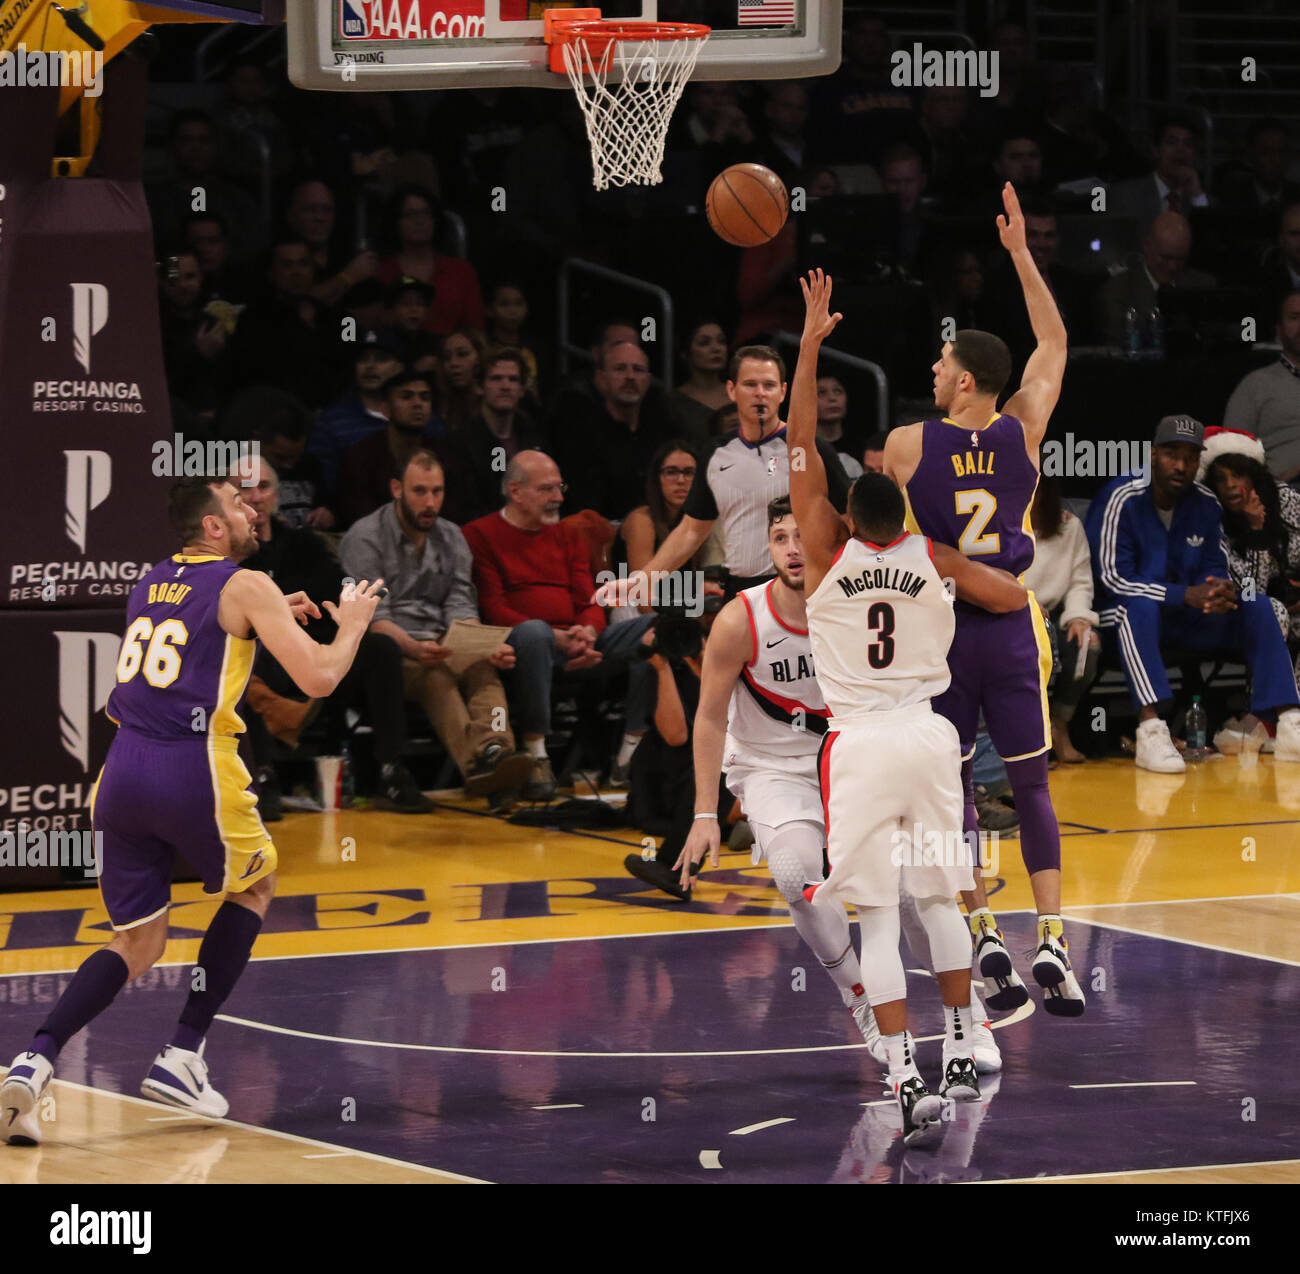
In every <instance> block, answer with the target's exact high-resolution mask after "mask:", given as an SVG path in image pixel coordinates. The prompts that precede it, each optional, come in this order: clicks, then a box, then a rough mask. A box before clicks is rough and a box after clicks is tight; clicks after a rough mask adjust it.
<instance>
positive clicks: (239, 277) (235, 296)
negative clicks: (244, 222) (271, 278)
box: [185, 212, 256, 305]
mask: <svg viewBox="0 0 1300 1274" xmlns="http://www.w3.org/2000/svg"><path fill="white" fill-rule="evenodd" d="M185 242H186V243H187V244H188V245H189V246H190V248H191V249H193V251H194V255H195V256H196V257H197V258H198V262H199V269H200V270H201V271H202V273H203V290H204V291H205V292H206V293H207V294H208V295H209V296H211V297H217V298H220V299H221V300H223V301H228V302H230V303H231V304H232V305H243V304H244V303H245V302H246V301H247V300H248V299H249V297H250V296H252V295H253V294H254V293H255V291H256V288H255V286H254V284H253V282H252V281H251V280H250V279H249V277H248V274H247V273H246V272H245V271H244V270H242V269H240V268H238V267H237V266H236V265H235V264H234V263H233V262H232V261H231V256H230V237H229V235H228V233H227V230H226V222H225V218H224V217H222V216H221V215H220V214H218V213H215V212H195V213H191V214H190V216H188V217H186V218H185Z"/></svg>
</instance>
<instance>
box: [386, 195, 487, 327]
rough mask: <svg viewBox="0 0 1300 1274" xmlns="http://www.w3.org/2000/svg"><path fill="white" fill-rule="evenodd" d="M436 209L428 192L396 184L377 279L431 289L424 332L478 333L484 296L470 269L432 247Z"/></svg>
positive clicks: (434, 202)
mask: <svg viewBox="0 0 1300 1274" xmlns="http://www.w3.org/2000/svg"><path fill="white" fill-rule="evenodd" d="M439 212H440V209H439V208H438V205H437V203H436V201H435V200H434V197H433V195H432V194H430V193H429V191H427V190H422V189H420V188H419V187H418V186H401V187H399V188H398V189H397V190H396V191H395V192H394V193H393V197H392V199H391V201H390V203H389V227H388V229H389V240H390V243H391V244H392V251H391V252H390V254H389V255H388V256H386V257H384V259H383V260H382V261H381V262H380V263H379V278H380V279H381V281H382V282H384V283H396V282H397V280H398V279H401V278H405V277H409V278H413V279H420V280H421V281H423V282H425V283H429V284H432V285H433V290H434V298H433V305H432V306H431V307H430V310H429V317H428V320H427V325H428V329H429V331H431V332H434V333H436V334H437V335H438V336H446V335H447V334H448V333H449V332H454V331H456V330H457V329H459V328H464V327H472V328H474V329H475V330H477V331H480V332H481V331H482V330H483V294H482V291H481V290H480V288H479V281H478V275H477V274H476V273H475V272H474V267H473V266H472V265H470V263H469V262H468V261H466V260H464V259H462V258H461V257H452V256H448V255H446V253H443V252H439V251H437V250H436V249H435V247H434V240H435V237H436V234H437V228H438V215H439Z"/></svg>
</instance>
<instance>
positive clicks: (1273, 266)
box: [1256, 202, 1300, 331]
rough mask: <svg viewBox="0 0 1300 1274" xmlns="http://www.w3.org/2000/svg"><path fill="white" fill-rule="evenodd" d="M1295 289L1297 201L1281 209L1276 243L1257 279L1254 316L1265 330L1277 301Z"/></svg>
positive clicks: (1299, 278) (1299, 239) (1299, 241)
mask: <svg viewBox="0 0 1300 1274" xmlns="http://www.w3.org/2000/svg"><path fill="white" fill-rule="evenodd" d="M1297 288H1300V202H1296V203H1291V204H1288V205H1287V206H1286V207H1285V208H1283V209H1282V215H1281V217H1280V218H1279V219H1278V230H1277V243H1276V245H1275V246H1274V247H1273V248H1272V249H1271V250H1270V252H1269V253H1268V256H1267V259H1266V260H1265V261H1264V264H1263V267H1262V268H1261V270H1260V275H1259V278H1258V280H1257V291H1258V293H1259V302H1258V304H1257V307H1256V313H1257V315H1258V317H1259V325H1260V326H1261V327H1262V328H1263V329H1264V330H1265V331H1268V329H1269V327H1270V326H1271V325H1272V324H1273V323H1274V322H1276V321H1277V306H1278V302H1279V301H1281V300H1282V298H1283V297H1285V296H1287V295H1288V294H1289V293H1291V292H1294V291H1295V290H1296V289H1297Z"/></svg>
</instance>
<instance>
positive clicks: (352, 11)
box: [339, 0, 370, 40]
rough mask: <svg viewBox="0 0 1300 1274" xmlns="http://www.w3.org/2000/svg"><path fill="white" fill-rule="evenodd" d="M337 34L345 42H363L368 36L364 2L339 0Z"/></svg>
mask: <svg viewBox="0 0 1300 1274" xmlns="http://www.w3.org/2000/svg"><path fill="white" fill-rule="evenodd" d="M339 34H340V35H341V36H342V37H343V38H344V39H345V40H364V39H366V38H367V37H368V36H369V35H370V20H369V18H368V17H367V16H366V5H365V0H339Z"/></svg>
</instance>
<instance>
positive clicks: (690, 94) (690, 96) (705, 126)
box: [667, 80, 754, 169]
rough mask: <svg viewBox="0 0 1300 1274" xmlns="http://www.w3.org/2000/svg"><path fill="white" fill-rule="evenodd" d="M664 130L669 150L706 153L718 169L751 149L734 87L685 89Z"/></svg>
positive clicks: (709, 84) (717, 84)
mask: <svg viewBox="0 0 1300 1274" xmlns="http://www.w3.org/2000/svg"><path fill="white" fill-rule="evenodd" d="M668 128H669V136H668V142H667V147H668V149H669V150H699V151H704V152H707V153H708V155H709V162H710V163H714V162H716V163H717V166H718V168H719V169H722V168H726V167H727V166H728V165H729V164H733V163H736V162H738V161H739V160H741V159H743V158H744V157H745V156H746V155H748V154H750V153H751V152H752V149H753V146H754V130H753V128H751V127H750V123H749V117H748V116H747V115H746V114H745V112H744V110H743V109H742V107H741V105H740V98H739V97H738V95H737V93H736V86H735V85H734V84H731V83H728V82H726V81H722V80H715V81H699V80H696V81H694V82H692V83H691V84H689V85H687V88H686V100H685V102H683V103H682V109H680V110H678V111H675V112H674V118H673V121H672V123H671V124H669V126H668Z"/></svg>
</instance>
